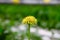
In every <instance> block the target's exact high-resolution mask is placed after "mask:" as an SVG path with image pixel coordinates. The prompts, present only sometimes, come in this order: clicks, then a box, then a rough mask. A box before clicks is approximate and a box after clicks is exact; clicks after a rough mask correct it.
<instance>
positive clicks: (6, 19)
mask: <svg viewBox="0 0 60 40" xmlns="http://www.w3.org/2000/svg"><path fill="white" fill-rule="evenodd" d="M30 15H31V16H34V17H36V18H37V20H38V22H37V25H34V26H33V27H31V40H60V5H59V4H57V5H41V4H38V5H32V4H30V5H28V4H0V40H28V39H27V34H26V31H27V25H24V24H21V21H22V19H23V18H24V17H26V16H30Z"/></svg>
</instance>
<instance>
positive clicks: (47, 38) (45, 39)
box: [42, 37, 50, 40]
mask: <svg viewBox="0 0 60 40" xmlns="http://www.w3.org/2000/svg"><path fill="white" fill-rule="evenodd" d="M42 40H50V38H49V37H42Z"/></svg>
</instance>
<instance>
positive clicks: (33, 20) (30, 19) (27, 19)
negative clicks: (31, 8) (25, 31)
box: [22, 16, 37, 24]
mask: <svg viewBox="0 0 60 40" xmlns="http://www.w3.org/2000/svg"><path fill="white" fill-rule="evenodd" d="M22 23H23V24H37V19H36V18H35V17H33V16H27V17H25V18H24V19H23V21H22Z"/></svg>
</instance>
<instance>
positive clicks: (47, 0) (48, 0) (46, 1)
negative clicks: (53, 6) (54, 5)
mask: <svg viewBox="0 0 60 40" xmlns="http://www.w3.org/2000/svg"><path fill="white" fill-rule="evenodd" d="M43 1H44V3H49V2H50V1H51V0H43Z"/></svg>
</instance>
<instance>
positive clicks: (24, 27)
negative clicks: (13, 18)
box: [18, 25, 27, 31]
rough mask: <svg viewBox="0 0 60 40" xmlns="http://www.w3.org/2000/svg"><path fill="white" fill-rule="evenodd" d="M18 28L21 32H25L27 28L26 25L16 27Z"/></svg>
mask: <svg viewBox="0 0 60 40" xmlns="http://www.w3.org/2000/svg"><path fill="white" fill-rule="evenodd" d="M18 28H19V30H21V31H26V30H27V26H26V25H20V26H18Z"/></svg>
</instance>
